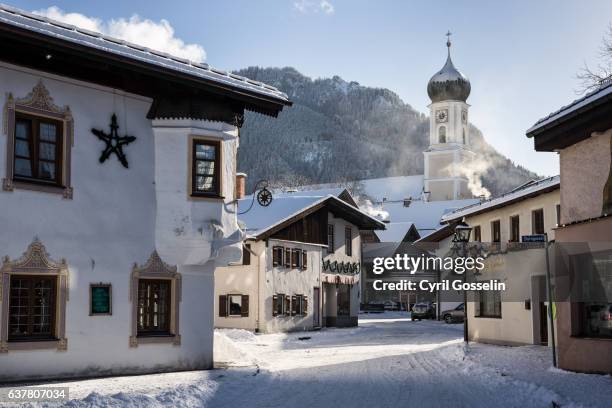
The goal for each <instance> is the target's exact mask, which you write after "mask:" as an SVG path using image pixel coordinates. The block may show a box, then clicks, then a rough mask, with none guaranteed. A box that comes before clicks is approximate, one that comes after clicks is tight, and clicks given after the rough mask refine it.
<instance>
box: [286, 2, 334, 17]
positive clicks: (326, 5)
mask: <svg viewBox="0 0 612 408" xmlns="http://www.w3.org/2000/svg"><path fill="white" fill-rule="evenodd" d="M293 6H294V7H295V9H296V10H297V11H299V12H300V13H304V14H306V13H318V12H323V13H325V14H333V13H334V11H335V9H334V5H333V4H331V3H330V2H329V1H328V0H320V1H315V0H297V1H295V2H294V3H293Z"/></svg>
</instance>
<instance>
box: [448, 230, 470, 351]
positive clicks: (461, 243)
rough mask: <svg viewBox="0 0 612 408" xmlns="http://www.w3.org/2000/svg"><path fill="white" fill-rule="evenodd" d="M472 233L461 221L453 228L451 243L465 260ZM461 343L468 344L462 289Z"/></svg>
mask: <svg viewBox="0 0 612 408" xmlns="http://www.w3.org/2000/svg"><path fill="white" fill-rule="evenodd" d="M471 233H472V227H470V226H469V225H467V224H466V223H465V221H461V222H460V223H459V224H457V226H456V227H455V235H454V236H453V242H454V243H455V248H456V249H458V250H459V251H460V252H459V256H461V257H463V258H465V257H466V256H467V252H468V250H467V244H468V242H470V234H471ZM467 274H468V271H467V270H466V271H465V272H463V283H467ZM463 341H464V342H465V343H466V344H467V342H468V314H467V290H466V289H465V288H464V289H463Z"/></svg>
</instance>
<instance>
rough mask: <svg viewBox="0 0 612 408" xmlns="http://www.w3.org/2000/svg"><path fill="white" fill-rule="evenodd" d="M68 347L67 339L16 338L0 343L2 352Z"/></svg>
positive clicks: (63, 348) (0, 351) (65, 348)
mask: <svg viewBox="0 0 612 408" xmlns="http://www.w3.org/2000/svg"><path fill="white" fill-rule="evenodd" d="M67 348H68V341H67V339H65V338H64V339H14V340H9V341H7V342H2V343H1V344H0V353H2V352H3V353H6V352H9V351H19V350H52V349H56V350H60V351H65V350H67Z"/></svg>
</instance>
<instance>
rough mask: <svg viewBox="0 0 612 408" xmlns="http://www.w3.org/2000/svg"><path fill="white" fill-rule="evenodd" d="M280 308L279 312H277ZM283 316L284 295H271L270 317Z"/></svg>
mask: <svg viewBox="0 0 612 408" xmlns="http://www.w3.org/2000/svg"><path fill="white" fill-rule="evenodd" d="M279 306H280V311H279V310H278V309H279ZM284 316H285V294H284V293H277V294H274V295H272V317H284Z"/></svg>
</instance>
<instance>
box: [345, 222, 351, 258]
mask: <svg viewBox="0 0 612 408" xmlns="http://www.w3.org/2000/svg"><path fill="white" fill-rule="evenodd" d="M344 250H345V252H346V254H347V255H348V256H353V231H351V227H346V228H344Z"/></svg>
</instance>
